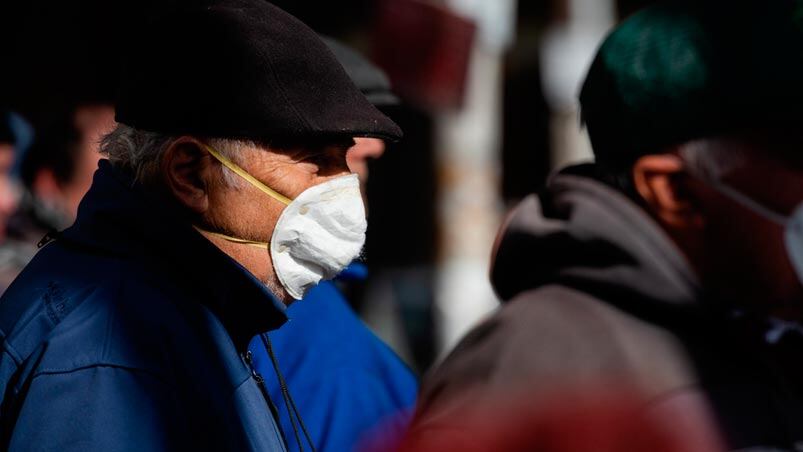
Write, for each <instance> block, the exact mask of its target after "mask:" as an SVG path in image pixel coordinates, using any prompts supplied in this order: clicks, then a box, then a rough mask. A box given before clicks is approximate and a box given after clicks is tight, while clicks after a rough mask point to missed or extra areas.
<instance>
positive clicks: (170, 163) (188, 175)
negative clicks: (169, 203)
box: [161, 137, 211, 214]
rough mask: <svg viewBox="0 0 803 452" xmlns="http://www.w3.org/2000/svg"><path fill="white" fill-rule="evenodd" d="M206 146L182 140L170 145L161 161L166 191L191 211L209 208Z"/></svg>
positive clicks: (208, 170) (194, 140)
mask: <svg viewBox="0 0 803 452" xmlns="http://www.w3.org/2000/svg"><path fill="white" fill-rule="evenodd" d="M207 157H208V154H207V153H206V151H205V150H204V149H203V144H202V143H201V142H200V141H198V140H196V139H195V138H192V137H181V138H179V139H178V140H176V141H174V142H173V143H171V144H170V147H168V148H167V149H166V150H165V154H164V158H163V159H162V168H161V171H162V176H163V177H164V180H165V183H166V186H167V189H168V190H169V191H170V192H171V193H172V194H173V196H174V197H175V198H176V200H178V202H179V203H181V204H182V205H184V206H185V207H187V208H188V209H190V210H191V211H192V212H195V213H198V214H203V213H205V212H206V211H207V209H209V196H208V187H209V184H208V181H209V180H210V174H209V173H210V171H211V165H210V164H209V159H208V158H207Z"/></svg>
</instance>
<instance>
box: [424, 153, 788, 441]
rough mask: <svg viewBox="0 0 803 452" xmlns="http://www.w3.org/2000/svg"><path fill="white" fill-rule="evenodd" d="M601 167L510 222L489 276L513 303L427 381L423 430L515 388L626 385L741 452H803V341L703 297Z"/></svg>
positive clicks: (566, 176)
mask: <svg viewBox="0 0 803 452" xmlns="http://www.w3.org/2000/svg"><path fill="white" fill-rule="evenodd" d="M594 170H595V169H594V167H593V166H591V165H587V166H583V167H575V168H570V169H569V170H566V171H564V172H562V173H560V174H558V175H556V176H555V177H553V179H552V180H551V181H550V184H549V186H548V188H547V190H546V191H545V192H544V194H542V195H541V196H540V197H537V196H531V197H529V198H527V199H525V200H524V201H523V202H522V203H521V204H520V205H519V206H518V207H517V208H516V210H515V211H514V212H513V213H512V214H511V216H510V217H509V218H508V221H507V222H506V224H505V226H504V227H503V230H502V235H501V236H500V239H499V241H498V245H497V250H496V253H495V262H494V264H493V266H492V271H491V279H492V282H493V284H494V287H495V288H496V290H497V293H498V294H499V295H500V297H501V298H502V299H503V300H504V301H505V304H504V305H503V307H502V308H501V309H500V310H499V312H497V313H496V314H495V315H494V316H493V317H492V318H490V319H489V320H487V321H486V322H484V323H483V324H481V325H479V326H478V327H477V328H475V329H474V330H473V331H472V332H471V333H470V334H469V335H468V336H467V337H466V338H464V340H463V341H462V342H461V343H460V344H459V345H458V347H457V348H456V349H455V350H454V351H453V352H452V353H451V355H450V356H449V357H447V359H446V360H445V361H444V362H443V363H442V364H441V365H440V366H439V367H438V368H436V369H435V370H434V371H433V372H432V373H431V374H430V375H428V377H427V378H426V379H425V380H424V383H423V387H422V394H421V398H420V399H419V405H418V409H417V414H416V418H415V421H414V427H413V431H412V434H413V435H422V434H423V435H425V434H428V433H427V432H430V433H432V432H436V431H439V430H441V431H443V430H444V429H450V430H454V429H457V430H459V429H460V428H461V425H460V422H461V421H459V420H460V419H466V418H467V416H468V414H467V413H470V412H471V410H472V408H476V407H481V406H485V404H487V403H488V402H489V401H492V400H494V399H498V398H500V397H504V396H505V395H513V394H520V393H525V394H526V397H527V398H529V399H530V400H531V401H532V404H535V405H537V404H538V402H539V400H542V399H544V400H545V399H546V398H549V397H551V396H554V395H555V394H560V393H561V391H567V390H572V388H580V387H596V388H600V387H615V388H618V389H626V390H629V391H632V392H633V393H637V394H640V395H643V396H644V397H646V399H647V400H648V401H649V407H650V409H651V410H655V411H658V412H661V411H663V412H665V413H666V414H669V415H670V416H673V419H676V421H677V426H678V427H679V428H681V429H682V428H684V425H688V426H694V427H695V428H699V427H701V426H703V427H704V428H710V429H712V430H716V431H720V432H723V436H724V440H725V442H726V443H727V444H728V445H729V446H730V447H732V448H734V449H748V450H753V449H751V448H761V447H768V448H780V449H782V450H803V442H801V440H803V404H800V403H798V402H799V401H801V400H803V398H801V395H800V394H801V393H800V389H801V384H803V379H800V378H798V375H800V374H799V373H797V372H796V370H795V369H793V368H788V367H789V366H786V364H788V363H790V362H792V361H793V360H792V359H790V358H786V357H784V356H785V354H786V353H795V352H800V351H803V348H802V347H792V351H791V352H790V351H788V350H786V349H784V350H782V349H781V347H771V346H769V345H768V344H766V343H765V342H764V341H763V337H762V335H761V334H755V335H751V334H749V332H750V331H752V330H751V328H748V327H744V326H743V325H741V324H740V323H739V321H736V320H734V319H733V317H732V316H731V315H730V313H728V312H727V310H724V309H721V308H719V307H718V306H722V303H716V305H715V304H714V303H713V300H709V299H708V298H707V297H705V296H704V295H703V293H702V290H701V288H700V285H699V283H698V282H697V280H696V277H695V275H694V273H693V272H692V270H691V268H690V266H689V264H688V263H687V261H686V259H685V258H684V257H683V255H682V254H681V253H680V251H679V250H678V248H677V247H676V246H675V245H674V243H673V242H672V241H671V240H670V238H669V237H668V236H667V235H666V234H665V233H664V232H663V231H662V230H661V228H660V227H659V226H658V225H657V223H655V222H654V221H653V219H652V218H650V217H649V215H647V214H646V213H645V212H644V211H643V210H642V209H641V208H639V207H638V206H637V205H636V204H635V203H633V202H632V201H630V200H629V199H627V198H626V197H625V196H623V195H622V194H621V193H619V192H617V191H615V190H613V189H612V188H610V187H608V186H607V185H605V184H603V183H601V182H598V181H597V180H595V178H594V177H593V176H592V174H593V173H594ZM799 356H803V354H799ZM798 360H799V358H798ZM792 367H796V366H792ZM673 413H674V414H679V416H674V415H673ZM485 415H487V413H485ZM464 437H465V438H466V439H467V441H470V438H471V432H465V436H464ZM796 447H801V449H796ZM754 450H769V449H754Z"/></svg>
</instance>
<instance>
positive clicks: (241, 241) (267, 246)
mask: <svg viewBox="0 0 803 452" xmlns="http://www.w3.org/2000/svg"><path fill="white" fill-rule="evenodd" d="M193 227H194V228H195V230H196V231H198V232H202V233H205V234H209V235H211V236H214V237H218V238H221V239H223V240H227V241H229V242H232V243H238V244H240V245H248V246H253V247H255V248H259V249H262V250H264V249H270V243H266V242H256V241H253V240H246V239H238V238H237V237H232V236H230V235H226V234H221V233H219V232H212V231H207V230H205V229H201V228H199V227H197V226H193Z"/></svg>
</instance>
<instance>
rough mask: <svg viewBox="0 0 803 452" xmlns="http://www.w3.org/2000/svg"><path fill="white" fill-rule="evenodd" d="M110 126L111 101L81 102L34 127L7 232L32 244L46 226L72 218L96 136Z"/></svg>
mask: <svg viewBox="0 0 803 452" xmlns="http://www.w3.org/2000/svg"><path fill="white" fill-rule="evenodd" d="M113 128H114V107H112V106H111V105H104V104H81V105H78V106H76V107H75V108H71V109H68V111H67V112H66V113H65V114H63V115H58V117H56V118H54V119H52V120H51V121H50V122H49V124H48V125H47V126H44V127H43V128H42V129H41V130H40V131H39V133H38V137H37V138H36V139H35V141H34V144H33V146H31V148H30V149H28V151H27V152H26V153H25V155H24V156H23V158H22V164H21V173H22V174H21V179H22V183H23V186H24V188H25V190H24V195H23V197H22V200H21V203H20V206H19V209H18V210H17V212H16V213H15V214H14V216H13V217H12V218H11V220H10V224H9V234H10V235H11V236H12V237H14V238H16V239H18V240H21V241H25V242H28V243H32V244H34V245H35V244H37V243H38V242H39V240H41V239H42V237H44V236H45V235H46V234H47V233H48V232H51V231H59V230H62V229H64V228H66V227H68V226H69V225H71V224H72V222H73V221H75V217H76V215H77V214H78V203H79V202H80V200H81V198H83V196H84V195H85V194H86V192H87V191H88V190H89V187H90V186H91V184H92V175H93V174H94V172H95V170H96V169H97V167H98V161H99V160H100V157H101V155H100V152H99V151H100V140H101V139H102V137H103V136H104V135H105V134H107V133H109V132H111V131H112V130H113Z"/></svg>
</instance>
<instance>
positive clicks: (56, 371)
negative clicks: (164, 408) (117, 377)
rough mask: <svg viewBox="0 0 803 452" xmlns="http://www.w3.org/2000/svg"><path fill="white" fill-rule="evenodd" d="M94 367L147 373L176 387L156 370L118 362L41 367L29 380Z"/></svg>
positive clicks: (163, 382)
mask: <svg viewBox="0 0 803 452" xmlns="http://www.w3.org/2000/svg"><path fill="white" fill-rule="evenodd" d="M96 368H110V369H120V370H125V371H128V372H131V373H138V374H144V375H147V376H149V377H151V378H153V379H154V380H158V381H159V382H161V383H162V384H164V385H166V386H169V387H171V388H172V387H176V386H175V385H173V384H171V383H170V382H168V381H167V380H166V379H165V378H164V377H162V376H160V375H159V374H157V373H156V372H152V371H148V370H145V369H138V368H136V367H130V366H123V365H119V364H90V365H87V366H80V367H71V368H64V369H57V368H53V369H42V370H39V371H37V372H36V373H34V374H33V376H31V381H33V380H34V379H36V378H39V377H47V376H55V375H67V374H72V373H77V372H82V371H84V370H90V369H96Z"/></svg>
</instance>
